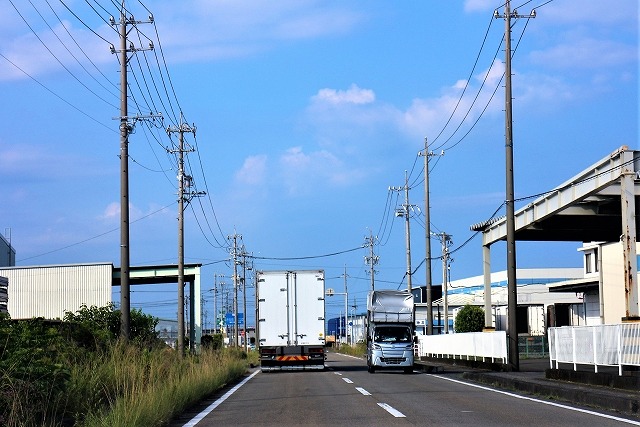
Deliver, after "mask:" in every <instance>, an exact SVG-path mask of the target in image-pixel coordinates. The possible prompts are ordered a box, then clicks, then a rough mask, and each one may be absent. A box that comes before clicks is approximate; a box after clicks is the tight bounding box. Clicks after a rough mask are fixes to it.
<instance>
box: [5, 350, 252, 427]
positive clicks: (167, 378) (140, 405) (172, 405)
mask: <svg viewBox="0 0 640 427" xmlns="http://www.w3.org/2000/svg"><path fill="white" fill-rule="evenodd" d="M257 360H258V356H257V352H255V351H253V352H249V354H246V353H244V352H243V351H241V350H238V349H223V350H206V349H203V350H202V352H201V353H200V354H198V355H187V356H185V357H182V358H181V357H179V355H178V353H177V352H176V351H175V350H172V349H170V348H163V349H154V350H149V349H145V348H140V347H139V346H136V345H132V344H122V343H116V344H115V345H114V346H113V347H111V348H110V349H108V350H104V351H101V352H96V353H91V352H87V353H86V354H83V355H81V356H80V357H78V355H77V354H76V355H75V356H74V357H70V358H69V360H67V361H66V362H67V366H68V368H69V376H68V380H67V381H66V383H65V385H64V387H63V388H61V389H59V390H58V391H57V392H50V393H49V394H48V396H43V397H42V398H39V399H37V400H34V398H33V397H34V396H33V390H32V387H31V388H28V387H24V386H21V385H20V384H22V383H25V382H24V381H22V380H16V379H13V378H12V377H11V376H10V373H9V372H1V373H0V393H2V394H5V395H6V396H5V397H6V398H5V399H3V400H2V402H5V403H8V404H9V406H10V407H2V408H0V409H2V411H1V414H3V415H2V416H0V425H2V426H16V427H18V426H20V427H25V426H27V427H28V426H46V427H53V426H55V427H67V426H87V427H94V426H105V427H106V426H109V427H118V426H122V427H124V426H126V427H136V426H140V427H142V426H144V427H153V426H163V425H167V424H168V423H169V422H170V420H171V419H172V418H174V417H176V416H177V415H179V414H181V413H182V412H184V411H185V410H186V409H188V408H189V407H191V406H193V405H194V404H196V403H197V402H199V401H201V400H202V399H204V398H206V397H207V396H210V395H211V394H212V393H214V392H215V391H217V390H219V389H220V388H222V387H223V386H225V385H226V384H228V383H230V382H233V381H235V380H237V379H238V378H239V377H241V376H243V375H244V374H245V373H246V371H247V367H248V366H249V365H251V364H254V365H256V364H257ZM30 383H35V382H33V381H32V382H30ZM25 384H27V383H25ZM38 384H40V383H38ZM43 386H44V384H43ZM9 393H10V394H9ZM0 403H1V402H0ZM34 405H36V406H34ZM0 406H2V405H0Z"/></svg>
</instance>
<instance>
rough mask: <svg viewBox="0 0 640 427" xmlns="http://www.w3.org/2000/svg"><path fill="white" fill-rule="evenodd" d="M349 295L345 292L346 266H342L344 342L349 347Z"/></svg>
mask: <svg viewBox="0 0 640 427" xmlns="http://www.w3.org/2000/svg"><path fill="white" fill-rule="evenodd" d="M348 304H349V293H348V292H347V266H346V265H345V266H344V342H345V344H347V345H349V326H348V325H349V320H348V319H349V311H348V308H347V305H348Z"/></svg>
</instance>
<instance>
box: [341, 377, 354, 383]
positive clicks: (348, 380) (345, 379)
mask: <svg viewBox="0 0 640 427" xmlns="http://www.w3.org/2000/svg"><path fill="white" fill-rule="evenodd" d="M342 381H344V382H345V383H347V384H353V381H351V380H350V379H349V378H343V379H342Z"/></svg>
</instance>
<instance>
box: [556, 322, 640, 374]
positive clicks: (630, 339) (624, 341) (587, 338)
mask: <svg viewBox="0 0 640 427" xmlns="http://www.w3.org/2000/svg"><path fill="white" fill-rule="evenodd" d="M549 359H550V363H551V368H552V369H553V368H554V361H555V368H556V369H558V364H559V363H572V364H573V369H574V370H577V367H578V365H593V366H594V369H595V372H596V373H597V372H598V366H617V367H618V375H622V370H623V366H640V324H638V323H622V324H616V325H594V326H562V327H559V328H549Z"/></svg>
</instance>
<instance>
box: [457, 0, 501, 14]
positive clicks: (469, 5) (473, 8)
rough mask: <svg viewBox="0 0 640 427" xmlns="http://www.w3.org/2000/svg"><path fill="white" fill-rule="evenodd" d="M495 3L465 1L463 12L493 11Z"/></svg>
mask: <svg viewBox="0 0 640 427" xmlns="http://www.w3.org/2000/svg"><path fill="white" fill-rule="evenodd" d="M495 8H496V2H495V1H493V0H465V2H464V11H465V12H481V11H484V10H494V9H495Z"/></svg>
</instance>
